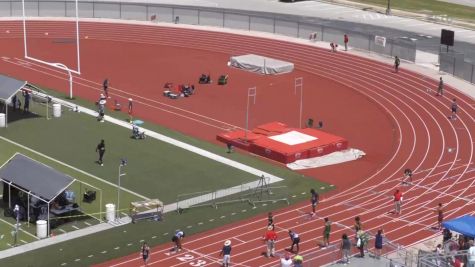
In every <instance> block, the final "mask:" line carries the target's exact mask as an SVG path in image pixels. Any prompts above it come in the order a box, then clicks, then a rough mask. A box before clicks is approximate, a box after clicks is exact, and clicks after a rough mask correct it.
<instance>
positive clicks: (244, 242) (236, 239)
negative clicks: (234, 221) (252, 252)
mask: <svg viewBox="0 0 475 267" xmlns="http://www.w3.org/2000/svg"><path fill="white" fill-rule="evenodd" d="M231 239H236V240H237V241H239V242H241V243H246V241H243V240H241V239H239V238H237V237H235V236H233V237H231Z"/></svg>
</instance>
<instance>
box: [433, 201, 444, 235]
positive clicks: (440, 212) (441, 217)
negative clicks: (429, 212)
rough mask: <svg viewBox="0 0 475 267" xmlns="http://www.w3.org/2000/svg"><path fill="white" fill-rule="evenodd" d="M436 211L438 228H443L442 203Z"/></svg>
mask: <svg viewBox="0 0 475 267" xmlns="http://www.w3.org/2000/svg"><path fill="white" fill-rule="evenodd" d="M435 212H436V213H437V229H439V230H442V222H443V221H444V207H443V204H442V203H439V205H437V208H436V209H435Z"/></svg>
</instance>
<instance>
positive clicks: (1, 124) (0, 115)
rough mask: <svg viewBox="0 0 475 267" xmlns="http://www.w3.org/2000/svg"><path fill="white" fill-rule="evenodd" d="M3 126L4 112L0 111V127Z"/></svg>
mask: <svg viewBox="0 0 475 267" xmlns="http://www.w3.org/2000/svg"><path fill="white" fill-rule="evenodd" d="M4 127H5V113H0V128H4Z"/></svg>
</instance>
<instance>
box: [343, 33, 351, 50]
mask: <svg viewBox="0 0 475 267" xmlns="http://www.w3.org/2000/svg"><path fill="white" fill-rule="evenodd" d="M349 41H350V38H349V37H348V34H345V35H343V42H344V43H345V51H348V42H349Z"/></svg>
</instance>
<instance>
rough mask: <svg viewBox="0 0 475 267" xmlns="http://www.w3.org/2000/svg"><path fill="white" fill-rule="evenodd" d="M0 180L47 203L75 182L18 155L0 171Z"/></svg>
mask: <svg viewBox="0 0 475 267" xmlns="http://www.w3.org/2000/svg"><path fill="white" fill-rule="evenodd" d="M0 178H1V179H3V180H5V181H9V182H12V183H13V184H16V185H18V186H20V187H22V188H23V189H25V190H27V191H31V193H32V194H34V195H36V196H39V197H41V198H43V199H44V200H47V201H49V200H52V199H53V198H54V197H55V196H57V195H58V194H59V193H61V192H62V191H64V190H65V189H66V188H67V187H68V186H69V185H70V184H71V183H72V182H73V181H74V179H73V178H72V177H70V176H68V175H66V174H63V173H61V172H59V171H57V170H55V169H53V168H51V167H50V166H47V165H45V164H43V163H40V162H38V161H36V160H33V159H31V158H29V157H27V156H25V155H22V154H16V155H15V156H14V157H13V158H12V159H10V160H9V161H8V162H7V163H6V164H5V165H4V166H3V167H2V168H1V169H0Z"/></svg>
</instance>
